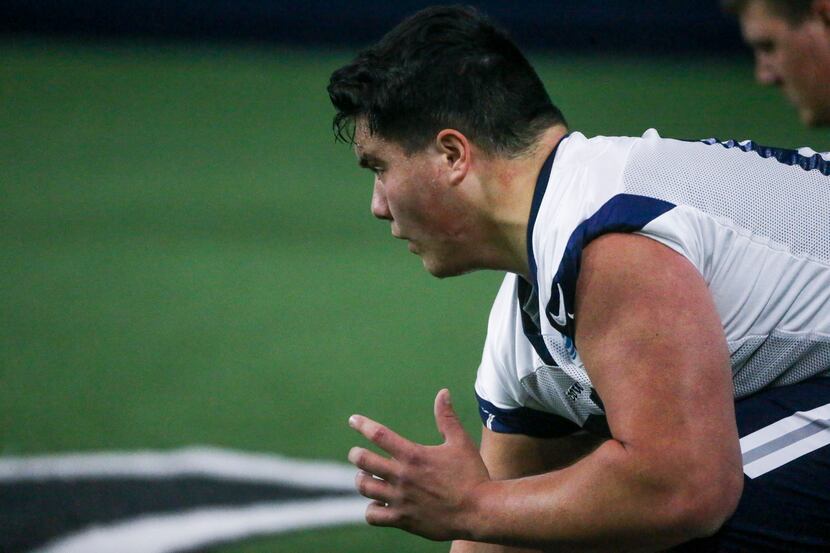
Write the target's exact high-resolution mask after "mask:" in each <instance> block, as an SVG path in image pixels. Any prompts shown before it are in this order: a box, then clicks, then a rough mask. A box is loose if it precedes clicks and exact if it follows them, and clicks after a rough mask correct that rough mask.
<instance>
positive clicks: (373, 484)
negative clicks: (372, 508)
mask: <svg viewBox="0 0 830 553" xmlns="http://www.w3.org/2000/svg"><path fill="white" fill-rule="evenodd" d="M354 485H355V488H357V492H358V493H359V494H360V495H362V496H363V497H368V498H369V499H374V500H376V501H380V502H382V503H389V500H390V499H391V498H392V495H393V493H394V490H393V489H392V485H391V484H389V482H386V481H384V480H380V479H378V478H375V477H374V476H372V475H371V474H369V473H368V472H364V471H362V470H361V471H358V472H357V474H356V475H355V477H354Z"/></svg>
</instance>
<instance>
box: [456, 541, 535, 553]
mask: <svg viewBox="0 0 830 553" xmlns="http://www.w3.org/2000/svg"><path fill="white" fill-rule="evenodd" d="M450 553H541V552H540V551H539V550H538V549H525V548H520V547H511V546H509V545H498V544H494V543H480V542H473V541H455V542H453V544H452V547H451V548H450Z"/></svg>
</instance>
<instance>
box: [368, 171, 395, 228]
mask: <svg viewBox="0 0 830 553" xmlns="http://www.w3.org/2000/svg"><path fill="white" fill-rule="evenodd" d="M372 215H374V216H375V217H377V218H378V219H386V220H387V221H391V220H392V214H391V213H390V212H389V204H388V203H387V202H386V191H385V190H384V189H383V184H382V183H381V182H380V179H378V178H375V185H374V187H373V188H372Z"/></svg>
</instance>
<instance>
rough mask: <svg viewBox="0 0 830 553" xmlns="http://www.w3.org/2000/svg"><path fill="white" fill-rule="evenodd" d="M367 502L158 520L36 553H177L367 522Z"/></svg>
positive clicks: (282, 505) (115, 527)
mask: <svg viewBox="0 0 830 553" xmlns="http://www.w3.org/2000/svg"><path fill="white" fill-rule="evenodd" d="M367 503H368V500H366V499H364V498H345V499H317V500H310V501H296V502H279V503H260V504H257V505H251V506H247V507H231V508H206V509H197V510H193V511H188V512H184V513H176V514H165V515H154V516H152V515H151V516H145V517H141V518H136V519H132V520H128V521H121V522H117V523H114V524H111V525H108V526H98V527H93V528H89V529H86V530H83V531H81V532H78V533H76V534H72V535H70V536H68V537H66V538H63V539H60V540H59V541H55V542H52V543H51V544H49V545H47V546H46V547H44V548H42V549H39V550H37V551H36V552H35V553H112V552H114V551H118V552H119V553H173V552H175V551H182V550H187V549H195V548H198V547H204V546H207V545H210V544H216V543H220V542H223V541H231V540H235V539H242V538H251V537H255V536H260V535H266V534H277V533H280V532H287V531H291V530H302V529H309V528H317V527H322V526H333V525H338V524H356V523H360V522H362V521H363V520H364V518H363V513H364V510H365V508H366V505H367Z"/></svg>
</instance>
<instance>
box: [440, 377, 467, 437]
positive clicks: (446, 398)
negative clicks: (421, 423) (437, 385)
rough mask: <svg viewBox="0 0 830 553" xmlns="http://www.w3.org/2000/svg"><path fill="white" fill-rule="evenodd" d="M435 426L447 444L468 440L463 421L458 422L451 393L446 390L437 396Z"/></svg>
mask: <svg viewBox="0 0 830 553" xmlns="http://www.w3.org/2000/svg"><path fill="white" fill-rule="evenodd" d="M435 425H436V426H437V427H438V431H439V432H440V433H441V435H442V436H444V440H446V441H447V442H452V441H458V439H466V437H467V433H466V432H465V430H464V427H463V426H462V425H461V421H460V420H458V415H456V414H455V410H454V409H453V408H452V400H451V398H450V391H449V390H447V389H446V388H444V389H442V390H440V391H439V392H438V394H437V395H436V396H435Z"/></svg>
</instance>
